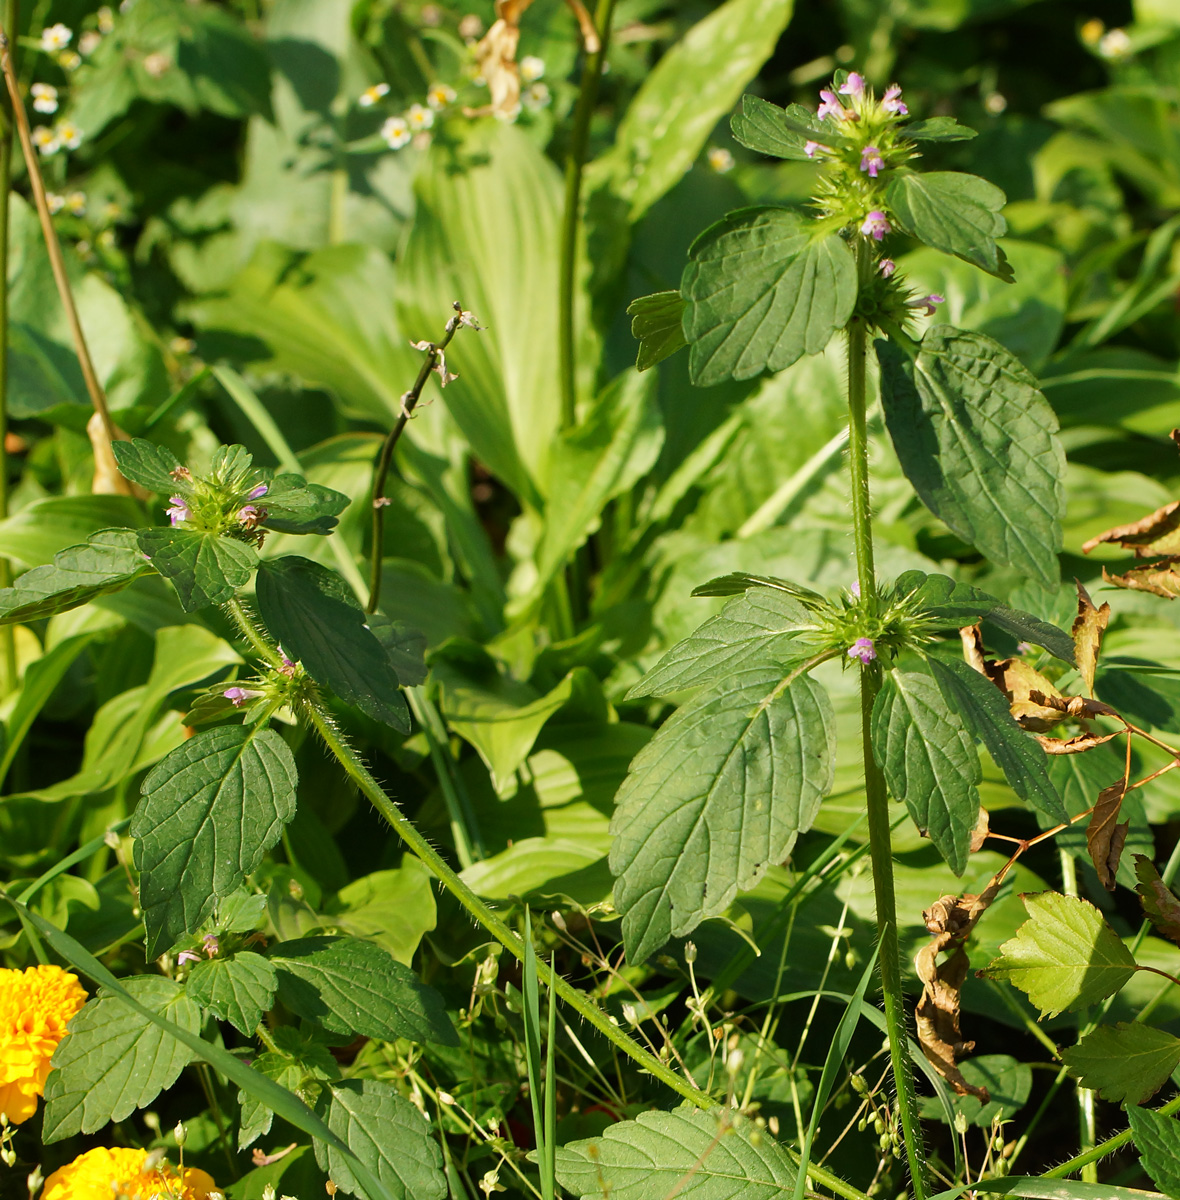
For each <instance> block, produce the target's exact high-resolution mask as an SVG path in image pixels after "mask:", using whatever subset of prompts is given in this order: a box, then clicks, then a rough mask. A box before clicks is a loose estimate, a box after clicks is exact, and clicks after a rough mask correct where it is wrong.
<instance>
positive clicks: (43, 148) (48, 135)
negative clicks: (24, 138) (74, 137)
mask: <svg viewBox="0 0 1180 1200" xmlns="http://www.w3.org/2000/svg"><path fill="white" fill-rule="evenodd" d="M32 136H33V145H34V146H36V147H37V149H38V150H39V151H40V152H41V153H42V154H44V155H46V156H48V155H50V154H56V153H57V152H58V151H59V150H60V149H61V143H60V142H59V141H58V140H57V138H56V137H55V136H54V133H53V130H52V129H50V128H49V126H48V125H38V126H37V127H36V128H35V129H34V130H33V135H32Z"/></svg>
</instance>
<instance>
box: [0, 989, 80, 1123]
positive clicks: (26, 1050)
mask: <svg viewBox="0 0 1180 1200" xmlns="http://www.w3.org/2000/svg"><path fill="white" fill-rule="evenodd" d="M85 1003H86V992H85V991H84V990H83V988H82V985H81V984H80V983H79V982H78V978H77V976H76V975H71V974H70V973H69V972H68V971H63V970H62V969H61V967H54V966H41V967H29V968H28V969H27V970H25V971H10V970H7V969H0V1113H2V1114H3V1115H4V1116H6V1117H7V1118H8V1119H9V1120H10V1121H11V1122H12V1123H13V1124H14V1125H19V1124H20V1123H21V1122H22V1121H27V1120H28V1119H29V1118H30V1117H31V1116H32V1115H33V1113H35V1112H36V1111H37V1097H38V1096H40V1095H41V1094H42V1093H43V1092H44V1091H45V1079H46V1077H47V1076H48V1075H49V1060H50V1059H51V1058H52V1057H53V1052H54V1051H55V1050H56V1049H57V1044H58V1042H60V1041H61V1039H62V1038H63V1037H65V1033H66V1024H67V1022H68V1021H69V1019H70V1018H71V1017H72V1016H73V1015H74V1014H75V1013H76V1012H77V1011H78V1009H80V1008H81V1007H82V1005H83V1004H85Z"/></svg>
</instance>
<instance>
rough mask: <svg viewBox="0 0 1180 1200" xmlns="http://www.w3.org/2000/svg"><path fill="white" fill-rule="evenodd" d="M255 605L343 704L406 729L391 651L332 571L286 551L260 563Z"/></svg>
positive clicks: (288, 649)
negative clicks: (383, 643) (350, 705)
mask: <svg viewBox="0 0 1180 1200" xmlns="http://www.w3.org/2000/svg"><path fill="white" fill-rule="evenodd" d="M257 588H258V593H257V594H258V611H259V612H260V613H261V614H262V619H263V621H265V622H266V627H267V629H269V630H270V632H271V633H272V634H273V636H274V638H275V640H276V641H277V642H279V643H280V644H281V645H282V647H283V649H284V650H285V651H286V653H287V654H288V655H289V656H290V657H291V658H295V659H298V660H299V661H300V662H301V663H302V664H303V667H304V669H305V670H306V671H307V673H308V674H309V675H310V676H311V677H312V679H314V680H315V681H316V683H319V684H322V685H323V686H324V687H328V688H331V689H332V691H334V692H335V693H336V695H337V696H339V697H340V699H341V700H343V701H344V702H345V703H346V704H354V705H356V707H357V708H359V709H360V710H361V712H363V713H365V714H367V715H368V716H370V717H372V718H373V720H375V721H381V722H382V723H383V724H385V725H392V726H393V727H394V728H395V729H400V730H401V731H402V732H403V733H408V732H409V731H410V714H409V709H408V708H407V707H406V701H405V698H404V697H403V696H402V694H401V691H400V690H399V689H398V679H397V675H396V674H395V672H394V669H393V664H392V663H391V662H390V659H389V655H388V654H386V652H385V650H384V648H383V647H382V645H381V642H380V641H378V640H377V638H376V637H374V636H373V633H372V632H371V631H370V629H369V628H368V626H367V625H366V624H365V614H364V613H363V612H362V611H361V608H360V605H359V604H357V602H356V598H355V597H354V596H353V594H352V592H351V591H350V590H349V588H348V585H347V584H346V583H345V582H344V580H343V579H341V578H340V576H339V575H337V574H336V573H335V572H334V571H329V570H328V568H327V567H321V566H320V565H319V563H314V562H312V561H311V560H310V559H306V558H298V557H295V556H294V555H288V556H286V557H284V558H274V559H268V560H267V561H266V562H264V563H263V564H262V565H261V566H260V567H259V568H258V580H257Z"/></svg>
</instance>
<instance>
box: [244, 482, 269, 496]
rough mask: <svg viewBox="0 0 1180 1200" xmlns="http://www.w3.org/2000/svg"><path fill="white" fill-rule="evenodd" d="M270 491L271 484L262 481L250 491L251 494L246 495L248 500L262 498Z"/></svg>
mask: <svg viewBox="0 0 1180 1200" xmlns="http://www.w3.org/2000/svg"><path fill="white" fill-rule="evenodd" d="M269 491H270V485H269V484H267V483H260V484H259V485H258V486H257V487H256V488H254V490H253V491H251V492H250V494H249V495H248V496H247V497H246V499H247V500H261V499H262V497H263V496H265V495H266V493H267V492H269Z"/></svg>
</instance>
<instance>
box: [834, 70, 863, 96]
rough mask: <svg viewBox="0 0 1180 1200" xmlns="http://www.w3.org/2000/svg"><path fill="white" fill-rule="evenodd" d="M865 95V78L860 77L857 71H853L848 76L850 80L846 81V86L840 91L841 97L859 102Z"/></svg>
mask: <svg viewBox="0 0 1180 1200" xmlns="http://www.w3.org/2000/svg"><path fill="white" fill-rule="evenodd" d="M864 94H865V81H864V76H863V75H858V74H857V73H856V72H855V71H851V72H850V73H849V75H848V78H847V79H846V80H845V81H844V86H843V87H842V88H841V89H840V95H841V96H851V97H852V98H853V99H854V100H859V99H860V98H861V96H863V95H864Z"/></svg>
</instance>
